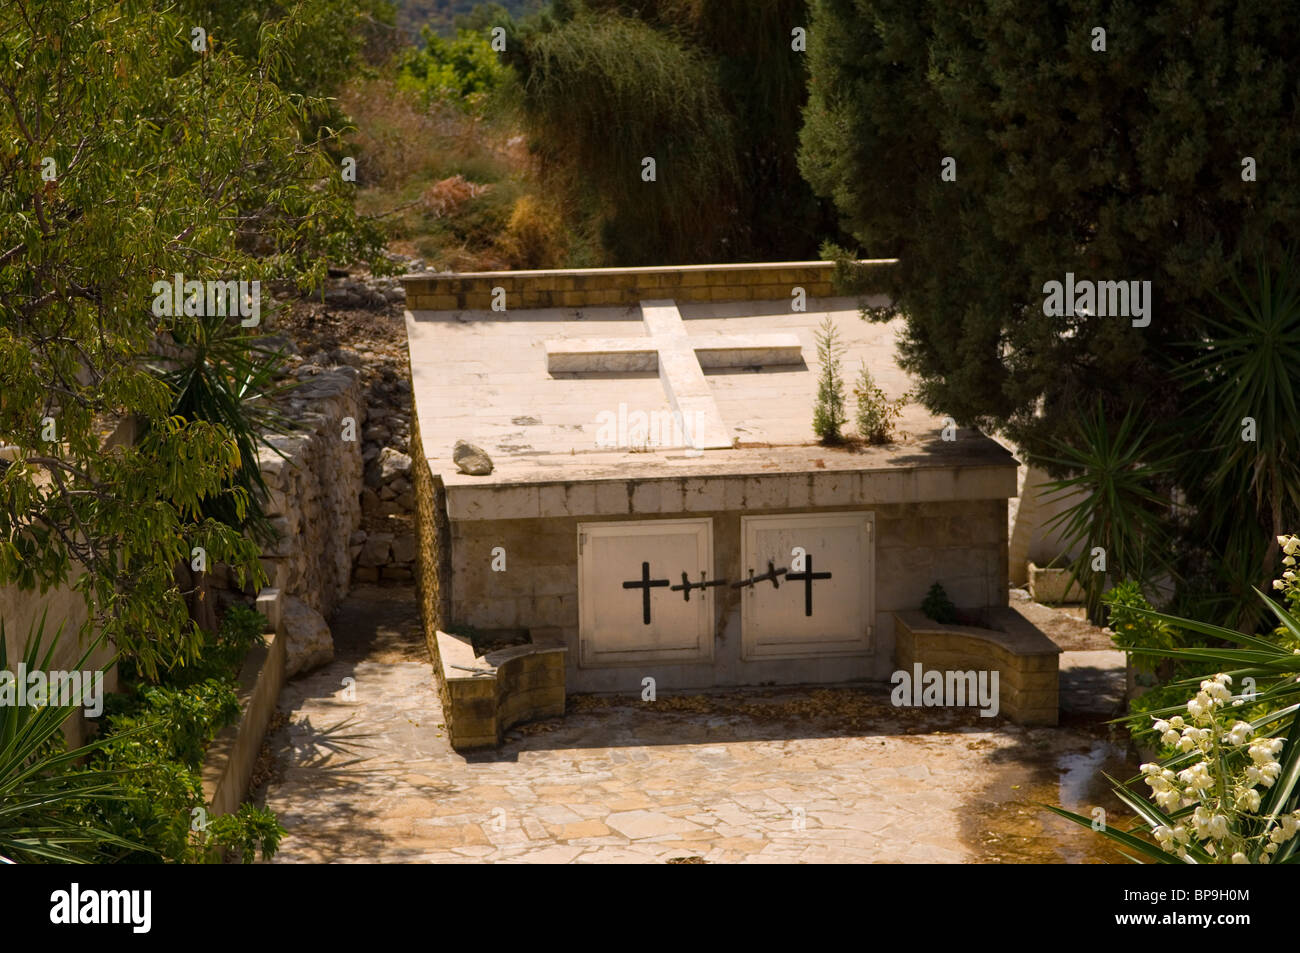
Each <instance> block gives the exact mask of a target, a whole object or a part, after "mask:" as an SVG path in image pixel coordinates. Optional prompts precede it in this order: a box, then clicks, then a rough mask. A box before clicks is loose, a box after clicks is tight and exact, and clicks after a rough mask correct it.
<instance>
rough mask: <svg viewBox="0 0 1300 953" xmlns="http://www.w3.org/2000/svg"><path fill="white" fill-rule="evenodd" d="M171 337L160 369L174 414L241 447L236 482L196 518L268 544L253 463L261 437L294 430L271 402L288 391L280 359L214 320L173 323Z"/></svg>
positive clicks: (227, 321) (226, 321) (231, 323)
mask: <svg viewBox="0 0 1300 953" xmlns="http://www.w3.org/2000/svg"><path fill="white" fill-rule="evenodd" d="M172 336H173V338H174V340H175V342H176V344H177V345H178V346H179V348H180V354H179V356H177V357H176V358H174V359H173V360H170V361H168V362H166V364H165V365H163V366H160V367H159V368H158V370H159V373H160V374H161V375H162V377H163V379H164V380H166V382H167V385H168V387H169V389H170V391H171V394H172V407H171V414H172V416H174V417H183V418H184V419H185V420H189V421H197V420H202V421H206V422H208V423H213V424H220V425H221V426H223V427H225V428H226V430H227V431H228V432H229V433H230V436H231V438H232V439H233V440H234V441H235V444H236V445H237V446H238V448H239V459H240V467H239V471H238V475H237V478H236V480H235V481H234V482H233V484H232V485H231V486H230V487H229V488H228V489H227V490H226V491H225V492H224V493H222V494H220V495H219V496H217V497H215V498H211V499H209V500H206V501H204V504H203V507H202V514H201V515H202V516H203V517H206V518H211V519H215V520H218V521H219V522H222V523H225V524H227V525H231V526H240V527H244V528H246V529H249V530H251V531H252V532H253V533H254V535H256V536H257V537H259V538H260V539H262V540H263V541H269V540H270V539H272V538H273V535H274V534H272V533H271V532H270V529H269V525H268V523H267V521H266V517H265V516H264V514H263V511H262V506H261V502H260V499H261V498H263V497H265V495H266V492H267V490H266V484H265V483H264V482H263V480H262V473H261V470H260V469H259V468H258V464H257V456H258V448H259V446H268V447H271V444H269V443H267V442H266V441H265V439H264V438H265V436H266V435H267V434H269V433H285V432H288V431H290V430H292V429H294V428H295V427H296V426H297V425H296V423H295V422H294V421H293V420H291V419H289V418H288V417H287V416H285V415H284V414H283V413H281V412H280V411H278V410H277V409H276V407H275V404H274V403H272V401H271V398H274V397H277V396H281V395H283V394H285V393H287V391H288V390H290V389H291V388H292V387H293V386H294V384H293V383H292V382H282V381H279V380H277V374H278V373H279V371H280V368H281V367H282V366H283V363H284V353H283V352H282V351H280V350H277V349H275V348H271V347H268V346H267V345H266V344H265V343H264V342H263V341H262V340H261V339H260V337H259V336H258V335H255V334H250V333H248V332H247V331H246V330H245V329H244V328H242V327H241V326H240V325H239V323H238V321H237V320H232V319H231V318H228V317H225V316H223V315H219V314H213V315H206V316H201V317H194V318H187V319H185V320H184V321H178V322H177V325H176V327H175V328H173V329H172ZM271 449H275V448H274V447H271Z"/></svg>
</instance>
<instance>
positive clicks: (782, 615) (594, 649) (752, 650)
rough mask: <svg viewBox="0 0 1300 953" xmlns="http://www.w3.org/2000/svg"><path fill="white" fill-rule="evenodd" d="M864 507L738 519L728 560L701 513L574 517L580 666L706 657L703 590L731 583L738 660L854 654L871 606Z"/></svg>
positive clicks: (708, 624)
mask: <svg viewBox="0 0 1300 953" xmlns="http://www.w3.org/2000/svg"><path fill="white" fill-rule="evenodd" d="M873 528H874V522H873V519H872V514H871V513H862V512H850V513H805V514H791V515H778V516H742V517H741V537H742V539H741V559H740V566H734V565H732V566H725V567H719V571H723V572H725V574H724V575H721V576H719V575H718V574H717V573H715V569H714V558H713V519H712V518H711V517H701V518H694V519H675V520H639V521H634V522H599V523H580V524H579V525H578V562H579V569H578V598H579V638H580V641H581V652H580V656H579V658H580V664H581V665H583V666H584V667H598V666H602V665H618V664H625V663H645V662H654V663H673V662H708V661H711V660H712V659H713V643H714V628H715V614H714V605H715V600H716V599H717V598H719V594H720V593H721V592H723V591H724V590H725V591H727V592H728V593H733V592H735V591H736V590H737V589H738V590H739V594H740V606H741V633H742V638H741V657H742V658H743V659H745V660H758V659H775V658H809V657H816V656H825V655H850V654H861V653H864V652H866V651H868V650H869V648H870V636H871V623H872V620H873V616H874V611H875V610H874V605H873V601H874V600H873V596H874V581H875V566H874V558H873V555H874V547H873Z"/></svg>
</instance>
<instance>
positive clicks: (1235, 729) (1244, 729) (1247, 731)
mask: <svg viewBox="0 0 1300 953" xmlns="http://www.w3.org/2000/svg"><path fill="white" fill-rule="evenodd" d="M1254 733H1255V729H1254V728H1252V727H1250V724H1249V723H1248V722H1244V721H1239V722H1237V723H1236V724H1235V725H1233V726H1232V730H1231V731H1229V732H1228V734H1227V735H1226V737H1227V739H1228V744H1230V745H1244V744H1245V743H1246V742H1247V741H1249V740H1250V738H1251V736H1252V735H1253V734H1254Z"/></svg>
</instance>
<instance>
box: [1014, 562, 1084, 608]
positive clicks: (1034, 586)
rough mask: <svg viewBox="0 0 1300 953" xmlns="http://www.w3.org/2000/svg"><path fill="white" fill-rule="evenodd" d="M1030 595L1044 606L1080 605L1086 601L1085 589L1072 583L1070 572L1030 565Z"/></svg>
mask: <svg viewBox="0 0 1300 953" xmlns="http://www.w3.org/2000/svg"><path fill="white" fill-rule="evenodd" d="M1028 574H1029V595H1030V598H1032V599H1033V600H1034V601H1035V602H1041V603H1044V604H1048V605H1050V604H1057V605H1059V604H1062V603H1065V604H1071V605H1078V604H1079V603H1081V602H1083V600H1084V592H1083V589H1082V588H1081V587H1080V586H1079V584H1078V583H1076V582H1073V581H1071V579H1070V570H1068V569H1058V568H1051V567H1047V566H1036V565H1034V563H1032V562H1031V563H1030V564H1029V573H1028Z"/></svg>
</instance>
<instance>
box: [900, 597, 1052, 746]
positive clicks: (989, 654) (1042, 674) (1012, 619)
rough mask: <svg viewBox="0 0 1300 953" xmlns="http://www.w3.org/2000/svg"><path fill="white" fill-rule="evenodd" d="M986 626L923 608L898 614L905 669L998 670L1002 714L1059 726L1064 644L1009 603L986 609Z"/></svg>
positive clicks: (1030, 721)
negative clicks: (948, 620)
mask: <svg viewBox="0 0 1300 953" xmlns="http://www.w3.org/2000/svg"><path fill="white" fill-rule="evenodd" d="M981 616H982V618H981V621H983V622H984V624H985V626H987V628H985V627H980V626H968V625H945V624H944V623H942V622H935V621H934V620H933V619H931V618H929V617H928V616H926V615H925V614H924V613H923V612H920V611H916V610H913V611H910V612H895V613H894V646H895V648H894V654H895V658H896V660H897V662H898V665H899V667H900V668H902V669H905V670H907V671H911V669H912V666H913V665H915V664H916V663H918V662H919V663H921V666H922V667H923V668H924V669H926V670H927V671H928V670H932V669H938V670H941V671H971V670H974V671H990V672H991V671H996V672H997V673H998V691H999V706H1000V711H1001V713H1002V714H1005V715H1006V716H1007V717H1008V718H1009V719H1011V720H1012V721H1014V722H1017V723H1019V724H1024V725H1055V724H1057V722H1058V720H1059V717H1060V681H1059V671H1058V669H1059V661H1060V659H1059V656H1060V654H1061V649H1060V647H1059V646H1058V645H1057V644H1056V643H1055V642H1053V641H1052V640H1051V639H1049V638H1048V637H1047V636H1045V635H1044V634H1043V633H1042V632H1040V631H1039V630H1038V628H1037V626H1035V625H1034V624H1033V623H1032V622H1030V621H1029V620H1028V619H1026V618H1025V617H1024V616H1022V615H1020V613H1018V612H1016V611H1015V610H1014V609H1010V608H1007V607H1005V606H999V607H994V608H991V609H985V610H983V611H982V613H981Z"/></svg>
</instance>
